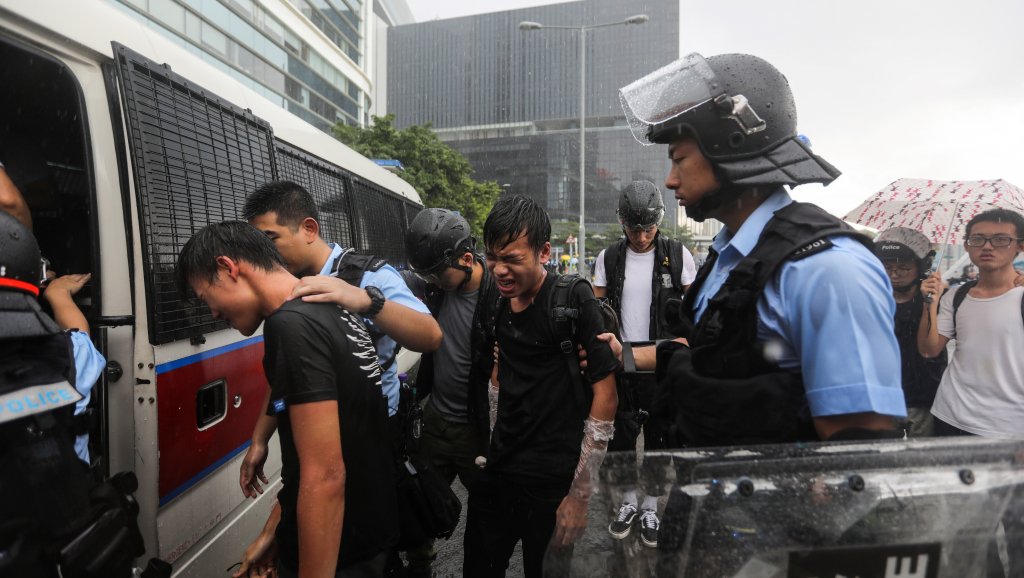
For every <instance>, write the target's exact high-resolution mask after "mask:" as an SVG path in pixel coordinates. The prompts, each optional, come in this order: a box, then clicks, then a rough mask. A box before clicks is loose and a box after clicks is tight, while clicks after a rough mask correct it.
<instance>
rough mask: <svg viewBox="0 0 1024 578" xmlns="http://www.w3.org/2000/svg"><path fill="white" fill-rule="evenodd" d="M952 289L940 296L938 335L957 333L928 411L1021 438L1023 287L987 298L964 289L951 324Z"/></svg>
mask: <svg viewBox="0 0 1024 578" xmlns="http://www.w3.org/2000/svg"><path fill="white" fill-rule="evenodd" d="M955 294H956V290H952V291H948V292H947V293H946V294H945V295H944V296H943V297H942V301H940V302H939V317H938V332H939V335H942V336H944V337H948V338H949V339H956V350H955V351H954V352H953V356H952V357H951V358H950V360H949V365H948V366H947V367H946V372H945V373H944V374H943V375H942V381H941V382H940V383H939V391H938V393H937V394H936V396H935V403H934V405H932V413H933V414H934V415H935V417H937V418H939V419H941V420H942V421H944V422H946V423H948V424H950V425H952V426H954V427H958V428H960V429H962V430H964V431H967V432H971V433H973V434H977V435H980V436H985V437H992V438H1004V439H1016V440H1024V349H1022V347H1021V344H1024V322H1022V321H1021V310H1020V307H1021V303H1020V301H1021V298H1022V296H1024V287H1016V288H1014V289H1011V290H1010V291H1007V292H1006V293H1003V294H1002V295H1000V296H999V297H993V298H991V299H977V298H975V297H971V295H970V294H968V295H967V296H966V297H965V298H964V300H963V302H962V303H961V304H960V308H959V310H958V311H957V314H956V326H955V327H954V325H953V296H954V295H955Z"/></svg>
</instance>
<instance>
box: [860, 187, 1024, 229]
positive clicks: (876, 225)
mask: <svg viewBox="0 0 1024 578" xmlns="http://www.w3.org/2000/svg"><path fill="white" fill-rule="evenodd" d="M996 208H1000V209H1010V210H1011V211H1016V212H1018V213H1021V214H1024V191H1022V190H1021V189H1019V188H1017V187H1016V186H1014V185H1012V184H1010V183H1008V182H1006V181H1004V180H1002V179H997V180H994V181H933V180H929V179H898V180H896V181H893V182H892V183H890V184H889V185H887V186H886V187H885V188H883V189H882V190H880V191H878V192H877V193H875V194H874V195H872V196H871V197H870V198H868V200H866V201H864V202H863V203H861V205H860V206H859V207H857V208H856V209H854V210H852V211H850V212H849V213H847V214H846V216H845V217H843V219H844V220H846V221H849V222H851V223H857V224H858V225H864V226H865V227H871V228H872V229H878V230H879V231H884V230H886V229H891V228H893V227H908V228H911V229H915V230H917V231H921V232H922V233H924V235H925V236H926V237H928V239H929V240H931V242H933V243H944V244H949V243H952V244H959V243H960V240H961V235H962V234H963V231H964V226H965V225H967V222H968V221H970V220H971V218H973V217H974V216H975V215H977V214H978V213H981V212H984V211H987V210H989V209H996Z"/></svg>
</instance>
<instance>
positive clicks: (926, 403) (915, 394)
mask: <svg viewBox="0 0 1024 578" xmlns="http://www.w3.org/2000/svg"><path fill="white" fill-rule="evenodd" d="M923 312H924V298H923V297H921V294H920V293H917V294H915V295H914V298H913V299H911V300H910V301H907V302H906V303H897V304H896V315H895V316H894V318H893V321H894V325H895V330H896V341H897V342H899V344H900V362H901V369H902V372H903V397H905V398H906V401H907V407H923V408H930V407H931V406H932V402H934V401H935V392H936V391H937V390H938V389H939V381H941V380H942V373H943V372H944V371H945V370H946V350H945V349H943V350H942V352H941V353H939V355H938V356H937V357H934V358H932V359H927V358H925V357H922V356H921V354H920V353H918V349H917V330H918V327H919V325H920V323H921V315H922V314H923Z"/></svg>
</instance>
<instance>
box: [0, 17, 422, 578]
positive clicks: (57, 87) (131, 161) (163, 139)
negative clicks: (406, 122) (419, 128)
mask: <svg viewBox="0 0 1024 578" xmlns="http://www.w3.org/2000/svg"><path fill="white" fill-rule="evenodd" d="M0 78H2V80H0V86H2V88H0V160H2V161H3V162H4V163H5V165H7V170H8V172H9V174H12V176H16V175H17V174H18V173H19V171H20V172H21V177H22V178H23V180H22V182H24V183H26V184H25V185H24V188H25V190H24V191H22V192H23V193H24V195H25V197H26V199H27V201H28V204H29V206H30V207H31V209H32V216H33V220H34V232H35V234H36V236H37V237H38V238H39V241H40V245H41V248H42V251H43V254H44V256H45V257H47V258H48V259H49V260H50V262H51V267H52V268H53V269H54V270H56V271H58V272H60V273H61V274H63V273H84V272H91V273H92V279H91V281H90V283H89V284H88V285H87V286H86V287H85V289H84V290H83V291H82V292H81V293H79V295H78V297H79V299H78V301H79V305H80V306H81V307H82V309H83V311H84V312H85V314H86V316H87V317H88V319H89V320H90V324H91V326H92V335H93V337H94V339H95V341H96V343H97V346H98V347H99V348H100V350H101V351H102V353H103V354H104V355H105V356H106V358H107V360H108V366H107V371H106V373H105V375H104V377H103V378H102V380H101V382H100V383H98V384H97V385H96V387H95V389H94V390H93V401H92V405H93V409H94V412H95V415H96V418H97V419H96V420H95V426H94V428H93V431H92V442H93V446H94V449H93V454H94V456H93V462H94V463H93V468H94V469H95V470H97V472H98V473H99V474H101V475H107V474H110V473H114V472H119V471H126V470H130V471H134V472H135V474H136V475H137V477H138V479H139V489H138V491H137V493H136V497H137V499H138V502H139V505H140V515H139V521H140V526H141V529H142V533H143V536H144V539H145V543H146V550H147V552H146V556H145V558H148V557H152V556H157V557H159V558H162V559H163V560H166V561H168V562H171V563H173V566H174V575H175V576H202V577H207V576H217V575H226V574H225V569H226V568H228V567H229V566H231V565H232V564H233V563H234V562H237V561H238V560H239V559H240V558H241V555H242V553H243V551H244V548H245V546H246V545H247V544H248V543H249V542H250V541H251V540H252V539H253V538H254V537H255V536H256V533H257V532H258V531H259V529H260V528H261V527H262V525H263V523H264V521H265V520H266V516H267V513H268V512H269V510H270V508H271V506H272V505H273V501H274V496H275V494H276V492H277V490H278V489H279V487H280V477H279V475H278V474H279V471H280V455H279V453H278V452H276V451H274V450H272V451H271V456H270V459H269V460H268V463H267V466H266V471H267V474H268V475H271V476H272V478H271V485H270V487H269V489H268V490H267V491H266V492H265V493H264V494H263V495H262V496H261V497H260V498H259V499H256V500H247V499H246V498H244V497H243V496H242V492H241V490H240V489H239V486H238V477H239V464H240V462H241V460H242V456H243V455H244V453H245V450H246V448H247V447H248V444H249V439H250V437H251V434H252V430H253V426H254V424H255V422H256V419H257V417H258V416H259V414H260V412H261V411H263V410H264V408H263V407H261V404H262V400H263V398H264V395H265V392H266V387H267V382H266V380H265V378H264V375H263V371H262V363H261V362H262V357H263V339H262V337H261V336H260V335H258V334H257V335H256V336H254V337H251V338H245V337H243V336H242V335H240V334H239V333H238V332H236V331H234V330H232V329H230V328H228V327H227V325H226V324H225V323H223V322H221V321H218V320H215V319H213V318H212V317H211V316H210V314H209V312H208V311H207V310H206V309H205V308H204V307H199V306H195V305H194V304H191V303H187V302H184V301H183V300H182V298H181V296H180V295H179V294H178V293H177V291H176V289H175V286H174V282H173V279H174V266H175V261H176V257H177V254H178V252H179V250H180V249H181V247H182V246H183V245H184V243H185V242H186V241H187V240H188V239H189V237H190V236H191V235H192V234H193V233H194V232H195V231H197V230H198V229H200V228H201V227H203V226H204V225H206V224H207V223H211V222H217V221H222V220H225V219H237V218H239V216H240V210H241V207H242V205H243V203H244V201H245V198H246V196H247V195H248V194H249V193H251V192H252V191H254V190H255V189H256V188H257V187H258V186H260V185H261V184H263V183H265V182H268V181H272V180H279V179H285V180H291V181H295V182H297V183H299V184H301V185H303V186H305V187H306V188H307V189H308V190H309V191H310V192H311V193H312V194H313V195H314V197H315V198H316V200H317V203H318V205H319V209H320V213H321V217H322V221H323V222H322V224H321V227H322V229H323V232H322V235H323V236H324V238H325V239H328V240H330V241H334V242H337V243H339V244H341V245H343V246H346V247H354V248H355V249H356V250H359V251H361V252H366V253H372V254H375V255H378V256H380V257H384V258H386V259H387V260H388V261H389V262H391V263H392V264H393V265H397V266H401V265H402V264H403V263H404V255H403V253H404V249H403V246H402V239H403V236H404V231H405V229H406V227H407V225H408V222H409V221H410V220H411V219H412V217H413V216H415V214H416V212H417V211H418V210H419V209H420V208H421V205H420V200H419V196H418V194H417V193H416V191H415V190H414V189H413V187H412V186H410V185H409V184H408V183H406V182H405V181H403V180H401V179H400V178H399V177H398V176H396V175H394V174H392V173H389V172H387V171H385V170H384V169H382V168H380V167H378V166H377V165H376V164H374V163H373V162H371V161H370V160H368V159H366V158H364V157H362V156H360V155H358V154H356V153H355V152H354V151H352V150H351V149H349V148H347V147H345V146H344V145H342V144H341V143H340V142H338V141H337V140H335V139H333V138H331V137H330V136H329V135H327V134H325V133H323V132H321V131H320V130H317V129H316V128H314V127H312V126H310V125H309V124H307V123H305V122H304V121H302V120H301V119H299V118H298V117H296V116H294V115H293V114H291V113H289V112H287V111H286V110H284V109H283V108H280V107H279V106H278V105H276V104H274V103H272V102H270V101H269V100H267V99H265V98H264V97H262V96H261V95H259V94H257V93H256V92H254V91H253V90H251V89H249V88H247V87H245V86H243V85H242V84H240V83H239V82H236V81H235V80H233V79H231V78H229V77H228V76H227V75H225V74H224V73H222V72H220V71H218V70H217V69H216V68H214V67H213V66H212V65H210V64H208V63H206V62H204V61H203V60H201V59H200V58H199V57H197V56H195V55H193V54H192V53H190V52H188V51H186V50H185V49H183V48H181V47H179V46H178V45H176V44H174V43H173V42H172V41H170V40H168V39H166V38H164V37H163V36H160V35H159V34H157V33H155V32H153V31H151V30H149V29H147V28H146V27H145V26H143V25H142V24H140V23H138V22H137V21H135V20H132V19H131V18H130V17H129V16H127V15H126V14H124V13H122V12H121V11H119V10H118V8H116V7H114V6H111V5H110V4H107V3H105V2H102V1H99V0H75V1H74V2H58V1H56V0H51V1H40V0H4V2H3V3H2V4H0ZM415 358H416V356H415V355H414V354H411V353H408V352H403V354H401V355H400V356H399V359H398V363H399V369H400V371H403V370H405V369H407V368H408V367H409V366H410V365H411V364H412V363H413V362H414V361H415ZM271 447H272V448H276V447H277V444H276V442H272V444H271ZM145 558H143V560H144V559H145Z"/></svg>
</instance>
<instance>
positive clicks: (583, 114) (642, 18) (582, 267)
mask: <svg viewBox="0 0 1024 578" xmlns="http://www.w3.org/2000/svg"><path fill="white" fill-rule="evenodd" d="M647 20H648V18H647V15H646V14H634V15H633V16H630V17H629V18H626V19H625V20H623V21H621V22H606V23H604V24H594V25H592V26H545V25H544V24H541V23H539V22H529V21H524V22H520V23H519V29H520V30H523V31H526V30H541V29H555V30H575V31H576V32H578V33H579V35H580V232H579V235H577V239H578V243H579V245H578V249H577V258H578V259H579V264H578V265H577V266H578V267H579V272H580V274H581V275H582V276H584V277H587V276H588V271H587V262H586V257H585V256H586V253H585V251H586V239H587V231H586V224H585V223H584V220H583V216H584V207H585V203H584V199H585V198H586V187H585V185H586V164H585V161H586V149H587V146H586V145H587V132H586V124H587V100H586V99H587V30H592V29H594V28H607V27H609V26H624V25H629V24H643V23H644V22H647Z"/></svg>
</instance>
